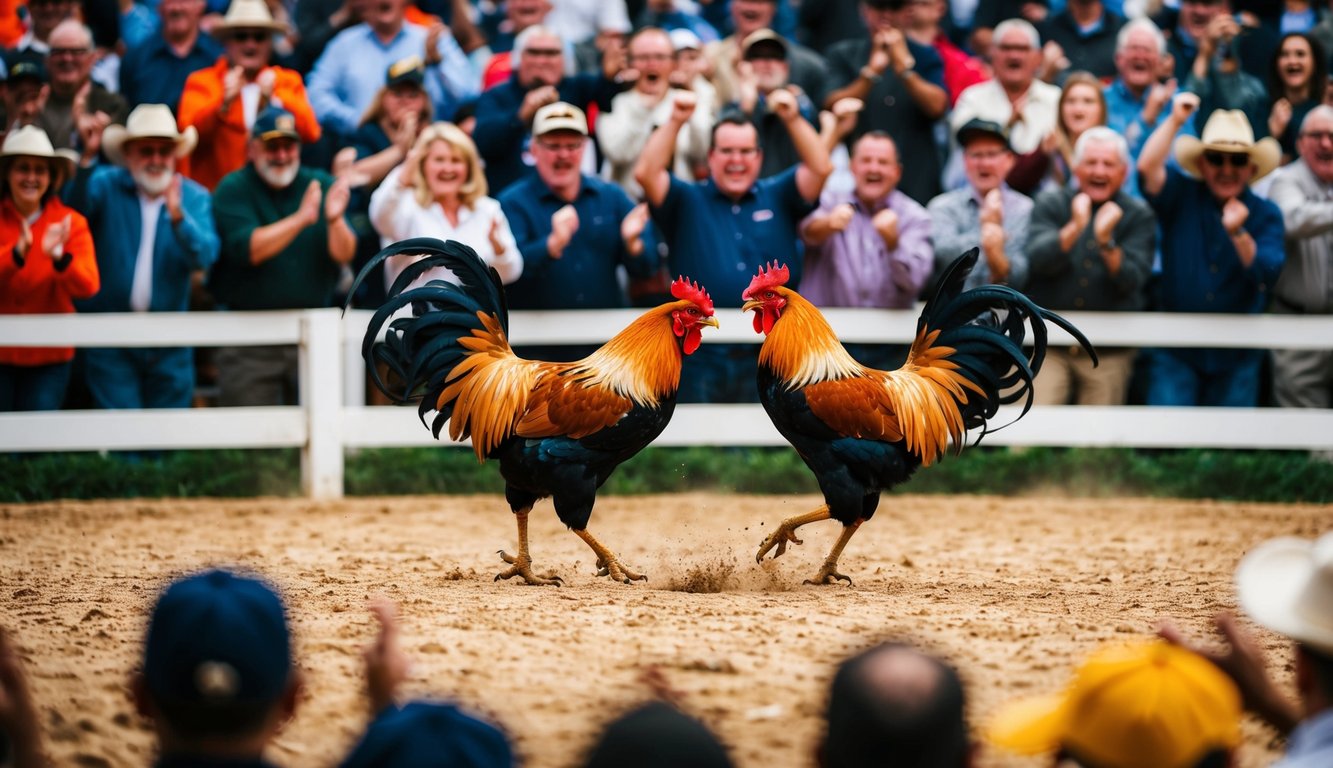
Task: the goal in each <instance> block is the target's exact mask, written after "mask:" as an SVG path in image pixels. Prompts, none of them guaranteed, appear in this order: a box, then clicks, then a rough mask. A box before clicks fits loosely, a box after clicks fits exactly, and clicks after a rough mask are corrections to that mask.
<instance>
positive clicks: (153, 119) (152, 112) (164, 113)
mask: <svg viewBox="0 0 1333 768" xmlns="http://www.w3.org/2000/svg"><path fill="white" fill-rule="evenodd" d="M135 139H171V140H172V141H174V142H176V157H185V156H186V155H188V154H190V153H191V152H193V151H194V145H195V144H196V143H197V142H198V141H199V132H198V131H196V130H195V129H194V126H193V125H192V126H190V127H189V128H186V129H185V132H184V133H181V132H180V131H178V130H176V118H175V117H173V116H172V115H171V107H168V106H167V105H166V104H140V105H139V106H137V107H135V108H134V111H133V112H131V113H130V116H129V118H128V119H126V120H125V124H124V125H108V126H107V127H106V130H105V131H103V132H102V150H103V151H104V152H106V156H107V157H108V158H110V159H111V162H113V163H116V164H118V165H124V164H125V153H124V151H123V150H124V146H125V142H127V141H134V140H135Z"/></svg>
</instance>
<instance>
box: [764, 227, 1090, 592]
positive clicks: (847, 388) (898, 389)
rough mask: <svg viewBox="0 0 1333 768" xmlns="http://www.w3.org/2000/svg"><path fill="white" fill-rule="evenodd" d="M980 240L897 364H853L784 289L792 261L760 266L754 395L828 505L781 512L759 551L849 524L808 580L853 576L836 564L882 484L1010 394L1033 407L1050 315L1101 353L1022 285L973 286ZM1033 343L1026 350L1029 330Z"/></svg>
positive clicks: (806, 306)
mask: <svg viewBox="0 0 1333 768" xmlns="http://www.w3.org/2000/svg"><path fill="white" fill-rule="evenodd" d="M976 262H977V250H976V249H973V250H971V251H969V252H968V253H966V254H964V255H963V256H961V257H959V258H958V260H956V261H955V262H954V263H953V264H952V265H951V266H950V267H949V269H948V271H947V272H946V273H945V274H944V277H943V278H942V279H941V281H940V285H939V289H938V290H937V291H936V293H935V295H934V297H933V298H931V299H930V300H929V301H928V302H926V306H925V308H924V309H923V310H922V312H921V317H920V319H919V320H918V321H917V333H916V339H915V341H913V343H912V348H911V351H910V352H909V353H908V356H907V362H905V363H904V364H903V366H902V367H901V368H899V369H898V370H896V371H880V370H876V369H874V368H867V367H865V366H864V365H861V364H860V363H858V362H857V361H856V360H855V359H854V358H852V356H851V355H850V354H848V352H847V350H846V349H845V348H843V346H842V344H841V343H840V342H839V341H838V337H837V336H836V335H835V334H834V333H833V329H832V328H831V327H829V324H828V321H827V320H825V319H824V316H823V315H822V314H821V313H820V312H819V310H818V309H816V308H815V306H814V305H813V304H811V303H810V302H809V301H806V300H805V299H804V298H802V297H801V295H800V294H799V293H797V292H796V291H793V290H792V289H790V288H787V287H785V286H786V282H787V279H788V271H787V268H786V267H785V266H781V267H779V266H778V265H777V264H776V263H774V264H773V265H772V267H770V268H768V269H764V268H761V269H760V270H759V274H757V275H755V277H754V279H753V280H752V281H751V283H750V287H749V288H747V289H746V290H745V292H744V293H743V294H742V298H743V299H744V300H745V304H744V305H743V309H745V310H746V311H749V310H754V311H755V318H754V327H755V331H756V332H757V333H763V334H766V337H765V339H764V343H763V346H762V347H761V348H760V351H759V399H760V401H761V402H762V403H763V405H764V410H766V411H768V415H769V418H771V419H772V420H773V425H774V426H776V427H777V428H778V431H779V432H781V433H782V436H783V437H785V438H786V439H787V441H788V442H790V443H791V444H792V447H794V448H795V449H796V452H797V453H798V454H800V456H801V459H802V460H804V461H805V464H806V466H808V467H809V468H810V470H811V471H812V472H814V473H815V478H816V479H817V480H818V481H819V489H820V491H822V492H823V494H824V505H823V506H821V507H819V508H818V509H816V510H814V511H812V512H810V513H808V514H804V515H797V516H795V517H791V518H788V519H787V520H784V521H782V524H781V525H780V526H778V529H777V530H776V531H774V532H773V533H772V534H771V535H770V536H769V537H768V538H767V539H765V540H764V542H763V544H761V545H760V547H759V554H758V555H757V557H756V559H757V560H758V561H760V562H762V561H763V559H764V555H766V554H768V553H769V552H770V551H772V550H773V548H774V547H776V548H777V551H776V552H775V553H774V554H773V556H774V557H778V556H779V555H781V554H783V553H784V552H785V551H786V550H787V544H788V543H789V542H790V543H792V544H800V543H801V540H800V539H798V538H796V529H797V528H800V527H801V526H802V525H805V524H806V523H813V522H816V521H819V520H828V519H829V518H832V519H834V520H837V521H838V522H840V523H842V524H843V530H842V535H841V536H840V537H839V538H838V541H837V543H836V544H834V545H833V549H832V551H831V552H829V555H828V557H827V558H826V559H825V560H824V565H823V567H821V568H820V569H819V571H818V573H816V574H815V577H814V579H813V580H812V582H807V583H816V584H831V583H835V582H836V581H837V580H838V579H842V580H844V581H847V582H848V583H851V579H849V578H847V577H846V576H844V575H842V574H841V573H838V571H837V566H838V558H839V557H840V556H841V555H842V550H843V548H844V547H846V546H847V542H848V541H850V540H851V538H852V535H853V534H855V533H856V529H857V528H859V527H860V526H861V524H862V523H864V522H865V521H867V520H869V519H870V518H871V516H872V515H874V514H875V509H876V507H878V506H879V497H880V492H881V491H884V490H887V489H890V488H893V487H894V486H897V485H898V484H900V483H903V482H906V481H907V479H908V478H910V477H911V476H912V473H913V472H915V471H916V469H917V467H919V466H929V465H930V464H931V463H932V462H933V461H935V460H936V459H937V458H939V457H940V456H941V455H942V454H943V453H944V452H945V450H946V449H947V448H948V446H949V443H950V442H952V443H953V446H954V449H955V451H958V450H961V449H962V447H963V442H964V438H965V436H966V433H967V431H968V430H970V429H974V428H977V427H980V428H981V429H982V432H981V435H982V436H984V435H985V433H986V430H987V428H988V425H987V420H988V419H990V418H991V417H993V416H995V415H996V413H997V411H998V409H999V407H1000V406H1001V405H1003V404H1008V403H1014V402H1018V401H1019V400H1023V401H1024V407H1023V411H1022V413H1020V414H1019V417H1021V416H1022V415H1023V414H1026V413H1027V411H1028V408H1029V407H1031V405H1032V380H1033V378H1034V377H1035V376H1036V375H1037V372H1038V371H1039V370H1040V369H1041V363H1042V360H1043V359H1044V358H1045V355H1046V322H1047V321H1049V322H1052V323H1054V324H1056V325H1058V326H1060V327H1061V328H1063V329H1065V330H1066V331H1068V332H1069V333H1070V334H1071V335H1072V336H1074V337H1075V338H1076V339H1078V342H1079V343H1080V344H1082V345H1083V347H1084V348H1085V349H1087V350H1088V354H1089V355H1090V356H1091V357H1092V360H1093V362H1094V363H1095V362H1096V360H1097V356H1096V353H1095V352H1094V351H1093V349H1092V345H1091V344H1090V343H1089V342H1088V340H1087V339H1086V338H1085V337H1084V336H1083V334H1082V333H1080V332H1079V331H1078V329H1077V328H1075V327H1074V326H1073V325H1071V324H1070V323H1069V322H1068V321H1067V320H1065V319H1064V318H1062V317H1060V316H1059V315H1057V314H1055V313H1053V312H1050V311H1049V310H1046V309H1042V308H1041V307H1039V306H1037V305H1036V304H1034V303H1033V302H1032V301H1031V300H1030V299H1028V298H1027V297H1026V296H1024V295H1023V294H1021V293H1019V292H1018V291H1016V290H1014V289H1012V288H1009V287H1006V286H1001V285H987V286H982V287H979V288H975V289H973V290H970V291H964V290H963V282H964V280H965V279H966V278H967V275H968V273H970V272H971V271H972V267H973V266H974V265H975V264H976ZM1029 325H1030V326H1031V328H1032V349H1031V350H1030V351H1027V352H1025V351H1024V349H1023V340H1024V336H1025V329H1026V328H1027V327H1028V326H1029Z"/></svg>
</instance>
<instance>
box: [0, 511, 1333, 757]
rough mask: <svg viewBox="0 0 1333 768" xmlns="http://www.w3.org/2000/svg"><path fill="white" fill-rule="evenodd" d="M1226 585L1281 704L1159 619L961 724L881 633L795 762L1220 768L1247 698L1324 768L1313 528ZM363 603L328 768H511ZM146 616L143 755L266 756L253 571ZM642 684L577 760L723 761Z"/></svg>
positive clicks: (1250, 661)
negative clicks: (414, 680) (363, 712)
mask: <svg viewBox="0 0 1333 768" xmlns="http://www.w3.org/2000/svg"><path fill="white" fill-rule="evenodd" d="M1235 581H1236V587H1237V601H1238V603H1239V605H1240V607H1241V609H1242V610H1243V611H1244V612H1245V613H1247V614H1248V615H1249V617H1250V618H1251V619H1252V620H1253V621H1254V622H1255V623H1257V624H1258V625H1259V626H1261V627H1263V628H1265V629H1267V630H1270V631H1272V632H1274V633H1276V634H1277V635H1278V636H1280V637H1281V638H1283V639H1284V640H1285V641H1288V642H1290V643H1291V648H1292V657H1293V659H1294V662H1295V664H1294V683H1295V685H1294V689H1295V692H1296V694H1297V697H1298V699H1297V700H1296V701H1293V700H1291V699H1290V698H1289V697H1288V696H1287V695H1286V694H1285V693H1283V691H1282V688H1283V687H1284V686H1282V685H1280V684H1279V683H1277V682H1276V681H1275V680H1274V679H1273V678H1272V677H1271V675H1270V673H1269V664H1268V661H1267V660H1266V659H1265V657H1264V653H1263V651H1262V650H1260V648H1259V644H1258V642H1257V640H1256V638H1255V637H1254V636H1252V635H1251V634H1250V633H1249V632H1248V631H1246V630H1244V629H1242V628H1241V627H1240V626H1239V624H1238V622H1237V621H1236V619H1235V617H1233V616H1232V615H1230V614H1225V613H1224V614H1218V615H1217V616H1216V617H1215V618H1214V620H1215V622H1216V626H1217V628H1218V631H1219V633H1220V634H1221V636H1222V638H1223V639H1224V641H1225V643H1226V644H1225V646H1224V647H1222V648H1216V647H1210V646H1207V645H1204V644H1199V643H1196V642H1195V641H1193V640H1191V639H1189V638H1186V637H1185V636H1184V635H1183V634H1182V633H1181V631H1180V630H1179V629H1178V628H1176V626H1175V624H1174V623H1172V622H1171V621H1170V620H1167V621H1164V622H1163V623H1162V624H1160V627H1159V630H1158V636H1157V637H1147V636H1143V637H1136V638H1132V639H1128V640H1121V641H1117V642H1111V643H1108V644H1105V645H1103V646H1100V647H1097V648H1095V649H1094V650H1093V651H1092V652H1091V654H1090V655H1089V656H1088V657H1087V658H1086V659H1085V660H1084V661H1083V662H1082V663H1081V664H1080V666H1079V667H1078V669H1077V670H1075V671H1074V674H1073V676H1072V678H1071V679H1070V682H1069V683H1068V685H1067V686H1065V688H1064V689H1063V690H1062V691H1060V692H1058V693H1054V694H1041V695H1036V696H1029V697H1027V698H1023V699H1019V700H1016V701H1012V702H1008V703H1006V704H1004V705H1003V706H1001V707H1000V708H999V710H998V711H995V712H993V713H991V714H989V715H988V716H987V718H986V722H985V723H984V724H983V725H982V727H980V728H978V729H977V730H976V733H975V734H974V732H973V729H972V728H971V727H970V725H969V722H968V718H967V710H968V707H967V697H966V690H965V685H964V679H965V677H966V675H965V674H961V675H960V673H959V671H958V670H957V669H955V668H954V667H953V666H951V665H950V664H949V663H947V662H946V661H945V660H943V659H941V658H939V657H937V656H934V655H932V654H930V653H928V652H926V651H925V650H923V649H920V648H916V647H913V646H912V645H910V644H906V643H901V642H886V643H882V644H879V645H875V646H872V647H870V648H867V649H865V650H863V651H861V652H859V653H856V654H855V655H853V656H851V657H850V658H847V659H845V660H843V661H841V662H840V663H839V664H838V665H837V667H836V669H835V670H833V674H832V680H831V683H830V684H829V686H828V691H827V695H826V697H825V702H826V703H825V706H824V709H823V710H822V718H823V729H822V734H821V736H820V738H819V739H818V741H817V743H816V744H815V745H814V748H813V753H812V754H810V755H809V756H808V758H807V759H806V760H805V761H802V762H803V763H804V764H813V765H818V766H821V768H870V766H883V765H894V766H901V767H902V768H967V767H968V766H972V765H975V764H977V754H978V752H979V751H980V749H981V746H982V744H983V743H985V744H986V745H987V746H988V747H989V748H993V749H998V750H1002V751H1008V752H1014V753H1018V754H1024V755H1047V756H1049V757H1050V758H1051V760H1052V763H1051V764H1052V765H1056V766H1062V767H1064V768H1225V766H1230V765H1236V764H1237V763H1238V760H1237V750H1238V749H1239V747H1240V745H1241V742H1242V732H1241V716H1242V711H1243V709H1249V710H1250V711H1252V712H1253V714H1254V715H1255V716H1256V717H1258V718H1259V719H1260V720H1262V721H1263V722H1264V723H1266V724H1267V725H1268V726H1270V727H1271V728H1273V729H1274V730H1275V731H1276V732H1277V733H1278V734H1279V735H1280V736H1281V737H1285V739H1286V744H1285V752H1286V754H1285V756H1284V757H1283V758H1282V759H1280V760H1279V761H1278V762H1277V763H1274V768H1316V767H1318V768H1326V766H1328V765H1330V764H1333V599H1330V598H1331V597H1333V532H1329V533H1325V534H1324V535H1323V536H1322V537H1320V538H1318V539H1316V540H1313V541H1311V540H1309V539H1302V538H1296V537H1283V538H1277V539H1271V540H1268V541H1265V542H1262V543H1260V544H1259V545H1258V546H1256V547H1254V548H1253V549H1252V550H1251V551H1250V552H1249V553H1247V554H1246V555H1245V557H1244V558H1243V559H1242V560H1241V562H1240V564H1239V566H1238V567H1237V569H1236V574H1235ZM369 609H370V611H371V613H372V615H373V616H374V618H375V620H376V622H377V624H378V632H377V633H376V636H375V638H374V639H373V640H372V641H371V643H370V644H368V645H367V646H366V647H365V648H364V650H363V652H362V656H363V659H364V664H363V669H362V672H363V676H364V684H365V695H366V700H367V703H368V705H369V707H368V708H369V712H370V718H369V721H368V722H367V724H366V726H365V730H364V734H363V735H362V736H361V737H360V739H359V740H358V741H357V743H356V744H355V745H354V746H353V747H352V748H351V751H350V752H349V753H348V754H347V755H346V757H344V758H343V759H342V760H341V761H340V763H339V764H340V765H342V766H344V767H345V768H351V767H353V766H355V767H357V768H360V767H361V766H379V767H380V768H397V767H398V766H403V767H406V766H415V767H416V768H436V767H437V766H438V767H439V768H444V767H445V766H451V767H453V768H511V766H513V765H515V764H516V755H515V752H514V750H513V748H512V747H511V744H510V739H509V736H508V735H507V734H506V733H505V732H504V730H503V729H502V728H501V727H498V726H497V725H495V724H493V723H491V722H488V721H487V720H485V719H481V718H479V717H477V716H475V715H473V714H470V713H467V712H465V711H463V710H461V709H459V708H458V707H457V706H455V705H454V704H451V703H448V702H447V701H444V700H416V701H404V700H403V697H402V696H401V695H400V688H401V685H402V683H403V682H404V680H406V679H407V676H408V674H409V667H410V663H411V661H410V659H409V658H408V656H407V655H406V653H405V652H404V650H403V649H402V647H401V645H400V642H399V639H398V636H399V623H398V617H397V609H396V606H395V605H394V604H393V603H392V602H390V601H388V600H386V599H384V598H374V599H372V600H371V602H370V604H369ZM146 612H147V613H148V614H149V617H148V623H147V630H146V632H145V639H144V643H143V651H142V656H141V659H140V663H139V664H138V665H137V668H136V670H135V671H134V672H133V674H132V675H131V683H130V695H131V696H132V698H133V700H134V703H135V708H136V710H137V711H138V713H139V714H140V715H141V716H142V717H144V718H145V719H146V720H147V721H148V722H149V723H150V724H151V726H152V731H153V733H154V736H155V748H156V749H155V751H156V755H155V765H157V766H163V767H166V766H203V765H207V766H213V768H226V767H227V766H236V767H237V768H240V766H271V765H272V763H270V762H268V761H267V760H266V753H267V752H269V747H270V746H271V744H272V742H273V740H274V739H275V737H276V736H277V734H278V733H279V731H280V730H281V729H282V727H283V725H284V724H285V723H286V722H287V721H289V720H291V719H292V718H293V717H297V716H298V714H299V713H298V710H299V709H300V704H301V702H302V701H303V700H305V699H306V698H308V695H307V694H305V692H304V690H303V685H304V683H303V673H302V670H303V668H304V665H303V664H301V663H300V661H299V660H298V658H297V656H296V653H295V650H294V649H295V647H296V643H294V642H293V638H292V631H291V626H290V622H289V618H288V613H289V608H288V606H286V605H285V604H284V601H283V600H282V598H281V596H280V595H279V593H278V591H277V588H275V587H274V586H273V585H271V584H269V583H268V582H266V581H265V580H264V579H263V578H262V577H260V576H257V575H251V574H246V573H241V572H236V571H231V570H221V569H212V570H207V571H202V572H198V573H192V574H187V575H185V576H181V577H179V578H177V579H176V580H175V581H173V582H172V583H170V584H168V585H167V586H166V588H165V589H163V590H162V592H161V593H160V594H159V595H158V596H157V598H156V600H155V603H154V604H153V605H152V606H151V607H150V608H149V610H148V611H146ZM20 640H21V639H20ZM19 657H20V654H19V651H18V648H17V647H16V641H15V640H14V639H11V638H8V637H6V635H5V633H4V631H3V629H0V739H2V742H0V747H2V749H0V757H4V758H5V759H6V760H5V764H6V765H8V766H12V767H13V768H45V766H46V765H47V760H46V757H45V748H44V743H43V738H42V733H41V725H40V718H39V715H38V711H39V707H38V703H37V702H36V701H35V700H34V698H33V696H32V694H31V692H30V691H29V689H28V686H27V682H26V677H25V674H24V670H23V665H22V663H21V662H20V658H19ZM642 681H643V682H645V683H647V685H648V687H649V688H650V689H651V691H652V693H653V694H654V695H655V697H656V700H654V701H649V702H648V703H645V704H642V705H638V706H636V707H634V708H633V709H631V710H629V711H628V712H625V713H624V714H623V715H621V716H619V717H617V718H616V719H614V720H612V721H611V722H609V723H607V724H606V725H605V728H604V730H603V731H602V734H601V736H600V738H598V739H597V741H596V742H595V743H594V744H593V745H592V746H591V747H590V748H589V749H588V750H587V751H586V754H585V756H584V758H583V760H582V761H581V762H580V764H581V765H583V766H585V767H586V768H611V767H613V766H643V767H644V768H670V767H673V766H701V767H704V768H727V767H728V766H731V765H732V760H731V758H730V756H729V754H728V750H727V747H726V746H725V745H724V744H723V743H722V742H721V741H720V740H719V739H718V737H717V736H716V735H714V734H713V732H712V731H711V730H710V729H709V728H708V727H707V726H706V725H705V724H704V723H703V722H702V721H701V720H699V719H696V718H695V717H692V716H690V715H689V714H688V712H689V709H690V707H689V702H688V696H687V694H685V693H683V692H681V691H679V690H676V689H674V688H672V687H671V685H670V683H669V681H668V680H666V678H665V676H664V675H663V673H662V672H661V670H657V669H649V670H646V671H645V672H644V674H643V675H642ZM1015 687H1023V686H1018V685H1015ZM500 717H501V718H503V717H504V713H503V712H500Z"/></svg>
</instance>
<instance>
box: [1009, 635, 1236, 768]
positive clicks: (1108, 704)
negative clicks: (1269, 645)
mask: <svg viewBox="0 0 1333 768" xmlns="http://www.w3.org/2000/svg"><path fill="white" fill-rule="evenodd" d="M1240 717H1241V701H1240V694H1239V692H1238V691H1237V690H1236V686H1235V684H1234V683H1232V682H1231V680H1230V678H1228V677H1227V676H1226V674H1224V673H1223V672H1222V671H1221V670H1219V669H1218V668H1217V667H1216V666H1214V665H1213V664H1212V662H1210V661H1208V660H1207V659H1204V658H1203V657H1201V656H1199V655H1197V654H1195V653H1193V652H1191V651H1189V650H1187V649H1184V648H1180V647H1178V646H1174V645H1170V644H1168V643H1166V642H1163V641H1161V640H1139V641H1134V642H1129V643H1117V644H1111V645H1107V646H1104V647H1102V648H1101V649H1099V650H1098V651H1097V652H1095V653H1094V654H1093V655H1092V656H1090V657H1089V658H1088V659H1087V661H1085V662H1084V663H1083V665H1082V666H1081V667H1079V669H1078V671H1077V672H1076V673H1075V674H1074V679H1073V680H1072V681H1071V683H1070V684H1069V686H1068V688H1066V689H1065V691H1063V692H1062V693H1059V694H1055V695H1047V696H1037V697H1033V698H1029V699H1023V700H1020V701H1016V702H1012V703H1010V704H1009V705H1007V706H1006V707H1005V708H1003V709H1002V710H1001V711H1000V712H999V713H998V714H997V715H996V717H995V719H994V721H993V722H992V723H990V725H989V727H988V729H987V736H988V738H989V739H990V741H992V742H993V743H995V744H996V745H998V746H1000V747H1003V748H1005V749H1008V750H1011V751H1013V752H1018V753H1021V754H1040V753H1042V752H1058V753H1062V754H1064V755H1066V756H1068V757H1069V758H1071V759H1072V760H1073V761H1074V762H1075V763H1076V764H1078V765H1082V766H1088V768H1202V767H1203V766H1213V765H1225V764H1226V761H1227V759H1228V752H1229V751H1230V750H1232V749H1234V748H1235V747H1236V746H1237V745H1238V744H1239V743H1240Z"/></svg>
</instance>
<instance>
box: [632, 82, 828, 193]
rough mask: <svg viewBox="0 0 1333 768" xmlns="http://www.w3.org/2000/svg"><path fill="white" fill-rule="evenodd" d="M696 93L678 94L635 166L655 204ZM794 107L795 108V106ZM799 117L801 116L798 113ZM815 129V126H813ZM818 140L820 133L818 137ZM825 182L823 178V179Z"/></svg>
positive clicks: (666, 183)
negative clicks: (677, 138) (663, 121)
mask: <svg viewBox="0 0 1333 768" xmlns="http://www.w3.org/2000/svg"><path fill="white" fill-rule="evenodd" d="M693 96H694V95H693V94H677V95H676V96H675V97H674V101H673V102H672V108H671V117H669V118H668V119H667V121H666V122H665V123H663V124H662V125H659V126H658V127H657V128H656V130H654V131H653V132H652V134H651V135H650V136H649V137H648V143H646V144H644V145H643V153H642V154H640V155H639V162H638V163H637V164H635V166H634V180H635V181H637V182H639V186H641V187H643V198H644V199H645V200H647V201H648V204H649V205H651V206H653V207H658V206H660V205H662V202H663V201H664V200H666V196H667V191H668V190H670V189H671V171H670V170H669V168H670V163H671V156H672V155H673V154H675V151H676V134H677V133H679V132H680V127H681V126H682V125H685V123H687V122H689V119H690V116H691V115H692V114H693V113H694V109H695V99H694V98H693ZM793 111H794V110H793ZM797 119H800V118H799V116H798V117H797ZM811 131H812V132H813V129H811ZM815 138H816V141H818V137H815ZM821 184H822V181H821Z"/></svg>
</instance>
